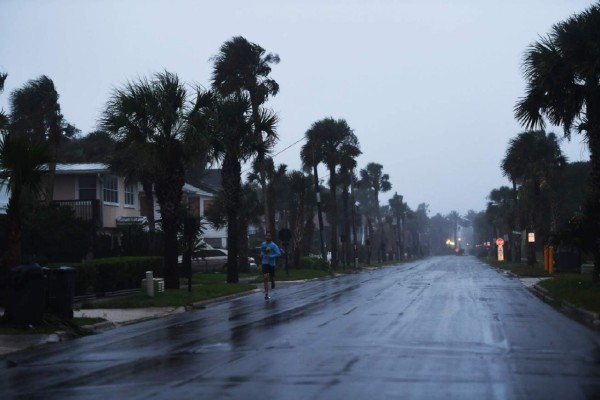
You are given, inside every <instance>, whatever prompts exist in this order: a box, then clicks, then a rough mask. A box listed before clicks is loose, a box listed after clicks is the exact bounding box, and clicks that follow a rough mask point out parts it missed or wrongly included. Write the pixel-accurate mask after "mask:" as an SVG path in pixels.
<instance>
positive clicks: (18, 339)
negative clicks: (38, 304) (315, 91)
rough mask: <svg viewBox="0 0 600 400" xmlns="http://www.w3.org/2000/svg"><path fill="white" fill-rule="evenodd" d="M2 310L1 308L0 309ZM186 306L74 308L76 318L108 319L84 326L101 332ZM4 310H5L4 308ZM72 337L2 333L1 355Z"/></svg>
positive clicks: (52, 334) (65, 333)
mask: <svg viewBox="0 0 600 400" xmlns="http://www.w3.org/2000/svg"><path fill="white" fill-rule="evenodd" d="M0 310H1V309H0ZM185 311H186V309H185V307H151V308H136V309H89V310H74V311H73V316H74V317H75V318H81V317H88V318H103V319H105V320H106V321H104V322H99V323H97V324H94V325H87V326H84V327H83V328H85V329H89V330H91V331H94V332H101V331H104V330H107V329H113V328H116V327H118V326H122V325H128V324H133V323H136V322H141V321H146V320H149V319H155V318H161V317H165V316H167V315H172V314H179V313H183V312H185ZM2 312H3V310H2ZM70 339H72V337H71V335H70V334H69V333H68V332H64V331H59V332H54V333H42V334H31V335H27V334H22V335H2V334H0V357H2V356H4V355H6V354H9V353H13V352H16V351H20V350H24V349H27V348H30V347H36V346H41V345H44V344H47V343H59V342H64V341H67V340H70Z"/></svg>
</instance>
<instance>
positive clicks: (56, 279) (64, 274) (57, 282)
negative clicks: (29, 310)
mask: <svg viewBox="0 0 600 400" xmlns="http://www.w3.org/2000/svg"><path fill="white" fill-rule="evenodd" d="M44 275H45V277H46V284H47V291H46V311H47V312H48V313H50V314H54V315H58V316H60V317H63V318H68V319H71V318H73V300H74V298H75V278H76V275H77V270H76V269H75V268H73V267H65V266H63V267H44Z"/></svg>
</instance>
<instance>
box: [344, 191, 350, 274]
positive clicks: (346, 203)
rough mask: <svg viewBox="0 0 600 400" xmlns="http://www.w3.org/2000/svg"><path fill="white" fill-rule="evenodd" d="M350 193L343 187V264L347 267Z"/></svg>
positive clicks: (348, 257)
mask: <svg viewBox="0 0 600 400" xmlns="http://www.w3.org/2000/svg"><path fill="white" fill-rule="evenodd" d="M349 202H350V193H349V192H348V186H347V185H344V190H343V191H342V203H343V207H344V247H343V249H344V262H345V264H346V265H347V266H349V265H350V257H351V256H350V204H349Z"/></svg>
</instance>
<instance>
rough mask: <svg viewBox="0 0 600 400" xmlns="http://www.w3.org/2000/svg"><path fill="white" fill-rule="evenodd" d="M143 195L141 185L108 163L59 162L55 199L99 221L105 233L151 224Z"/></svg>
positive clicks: (82, 216) (82, 214)
mask: <svg viewBox="0 0 600 400" xmlns="http://www.w3.org/2000/svg"><path fill="white" fill-rule="evenodd" d="M142 198H143V191H142V188H141V184H139V183H137V182H127V180H126V179H125V178H124V177H121V176H117V175H115V174H113V173H112V172H111V171H110V170H109V168H108V166H107V165H106V164H100V163H86V164H57V165H56V172H55V176H54V191H53V196H52V200H53V201H54V202H57V203H59V204H61V205H65V206H69V207H71V208H73V210H74V211H75V215H76V216H77V217H79V218H83V219H86V220H94V221H96V226H97V228H98V229H99V230H100V231H101V232H103V233H106V234H112V233H116V231H117V228H119V227H120V226H123V225H129V224H132V223H133V224H143V223H147V218H146V217H145V215H146V216H147V215H148V214H147V210H143V207H142V204H143V201H141V200H142ZM143 211H144V212H145V213H144V212H143Z"/></svg>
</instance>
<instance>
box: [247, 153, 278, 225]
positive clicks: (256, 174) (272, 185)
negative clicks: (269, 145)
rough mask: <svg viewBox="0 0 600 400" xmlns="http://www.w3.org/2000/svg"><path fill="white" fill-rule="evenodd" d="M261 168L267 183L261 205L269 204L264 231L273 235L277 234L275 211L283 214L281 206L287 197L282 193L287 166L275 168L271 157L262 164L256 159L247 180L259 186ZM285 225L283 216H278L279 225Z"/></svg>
mask: <svg viewBox="0 0 600 400" xmlns="http://www.w3.org/2000/svg"><path fill="white" fill-rule="evenodd" d="M261 167H262V168H263V170H264V172H265V177H266V182H267V198H266V199H263V205H264V203H265V202H266V203H268V204H269V207H268V211H269V217H268V218H267V219H266V220H267V221H268V222H269V224H268V225H267V226H266V230H267V231H269V232H273V234H274V235H275V232H277V227H276V225H275V219H276V217H275V215H276V214H277V211H279V212H280V214H282V213H283V214H285V210H284V209H283V208H282V206H283V204H284V203H285V201H283V199H285V198H286V197H287V195H286V193H284V191H285V189H286V185H285V183H286V174H287V165H285V164H279V165H278V166H277V167H276V166H275V163H274V161H273V158H271V157H267V158H265V159H264V160H263V161H262V163H261V162H260V161H259V160H258V159H256V160H255V161H254V163H253V172H252V173H250V174H248V180H250V181H256V182H258V183H259V184H261V182H262V180H261V170H260V168H261ZM278 200H279V201H278ZM285 223H286V221H285V218H283V216H281V215H280V224H284V225H285ZM282 227H283V225H280V228H282Z"/></svg>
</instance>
